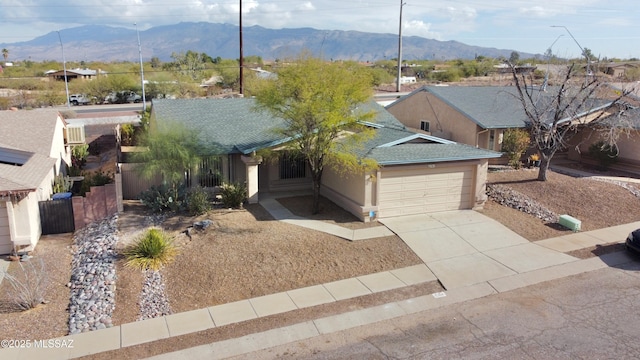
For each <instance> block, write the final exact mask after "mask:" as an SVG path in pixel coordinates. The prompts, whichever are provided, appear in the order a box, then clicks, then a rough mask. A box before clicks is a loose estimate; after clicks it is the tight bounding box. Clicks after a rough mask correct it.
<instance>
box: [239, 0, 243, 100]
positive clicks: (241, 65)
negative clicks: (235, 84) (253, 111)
mask: <svg viewBox="0 0 640 360" xmlns="http://www.w3.org/2000/svg"><path fill="white" fill-rule="evenodd" d="M243 75H244V58H243V55H242V0H240V96H244V85H243V83H242V79H243V77H244V76H243Z"/></svg>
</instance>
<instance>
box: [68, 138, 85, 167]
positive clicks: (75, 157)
mask: <svg viewBox="0 0 640 360" xmlns="http://www.w3.org/2000/svg"><path fill="white" fill-rule="evenodd" d="M88 156H89V145H87V144H82V145H76V146H74V147H72V148H71V165H72V166H73V167H77V168H78V169H82V168H83V167H84V165H85V164H86V163H87V157H88Z"/></svg>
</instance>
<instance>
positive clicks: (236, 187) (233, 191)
mask: <svg viewBox="0 0 640 360" xmlns="http://www.w3.org/2000/svg"><path fill="white" fill-rule="evenodd" d="M220 195H221V196H222V205H224V207H227V208H233V209H238V208H242V203H244V201H245V200H246V199H247V187H246V186H245V185H244V184H238V183H235V184H228V183H224V184H222V186H220Z"/></svg>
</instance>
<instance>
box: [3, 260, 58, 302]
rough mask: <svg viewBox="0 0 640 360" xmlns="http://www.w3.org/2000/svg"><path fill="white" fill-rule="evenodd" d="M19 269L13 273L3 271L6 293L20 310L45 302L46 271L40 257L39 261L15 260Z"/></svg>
mask: <svg viewBox="0 0 640 360" xmlns="http://www.w3.org/2000/svg"><path fill="white" fill-rule="evenodd" d="M17 265H18V266H19V267H20V270H19V271H18V272H17V273H16V274H15V275H12V274H9V273H7V272H4V281H6V282H8V283H9V285H10V289H9V290H8V295H9V298H10V299H11V301H13V303H14V305H15V306H16V307H17V308H18V309H20V310H29V309H33V308H35V307H36V306H38V305H40V304H43V303H45V300H44V293H45V291H46V288H47V284H48V279H47V271H46V268H45V266H44V262H43V261H42V259H39V261H34V260H31V261H28V262H24V263H23V262H21V261H20V262H17Z"/></svg>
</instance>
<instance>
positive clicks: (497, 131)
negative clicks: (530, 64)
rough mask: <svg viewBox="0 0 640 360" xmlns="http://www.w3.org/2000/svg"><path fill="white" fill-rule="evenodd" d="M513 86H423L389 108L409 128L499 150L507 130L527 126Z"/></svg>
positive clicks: (387, 107)
mask: <svg viewBox="0 0 640 360" xmlns="http://www.w3.org/2000/svg"><path fill="white" fill-rule="evenodd" d="M515 91H516V88H515V87H514V86H424V87H421V88H420V89H417V90H415V91H413V92H411V93H409V94H407V95H405V96H403V97H402V98H400V99H398V100H396V101H395V102H393V103H391V104H390V105H387V106H386V109H387V110H388V111H389V112H390V113H391V114H392V115H393V116H395V117H396V118H397V119H398V120H399V121H400V122H401V123H402V124H404V125H405V126H407V127H408V128H409V129H410V130H413V131H417V132H422V133H425V134H431V135H434V136H437V137H441V138H444V139H448V140H453V141H455V142H458V143H462V144H467V145H471V146H475V147H478V148H482V149H487V150H493V151H500V149H501V147H502V137H503V134H504V132H505V131H506V130H507V129H510V128H525V127H526V122H525V120H526V117H525V116H524V112H523V110H522V105H521V104H520V103H519V102H518V101H517V100H516V98H515V97H514V96H515V95H516V93H515Z"/></svg>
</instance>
